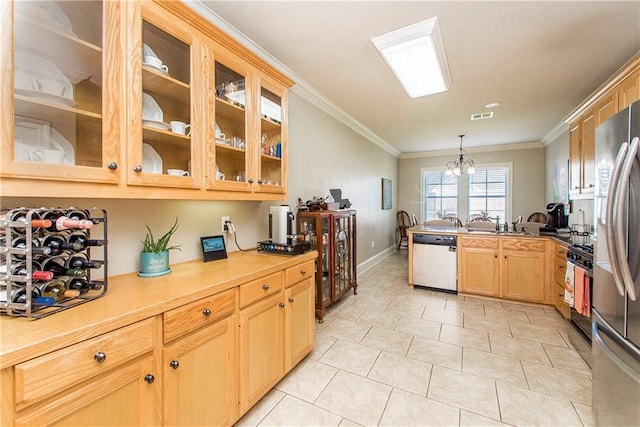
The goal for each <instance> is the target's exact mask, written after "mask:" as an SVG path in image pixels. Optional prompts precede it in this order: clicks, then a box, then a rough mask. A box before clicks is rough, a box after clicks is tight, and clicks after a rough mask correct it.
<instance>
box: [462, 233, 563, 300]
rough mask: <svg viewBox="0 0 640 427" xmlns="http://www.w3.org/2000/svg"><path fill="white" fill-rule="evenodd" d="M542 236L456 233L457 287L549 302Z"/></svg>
mask: <svg viewBox="0 0 640 427" xmlns="http://www.w3.org/2000/svg"><path fill="white" fill-rule="evenodd" d="M546 244H547V242H546V240H544V239H532V238H525V239H517V238H513V237H497V236H496V237H472V236H460V237H459V239H458V253H459V258H458V262H459V264H460V265H459V268H458V271H459V291H460V292H462V293H470V294H476V295H484V296H491V297H500V298H508V299H513V300H519V301H531V302H540V303H550V302H551V300H550V295H549V292H547V285H546V284H547V274H546V272H547V269H546V265H547V263H546V256H547V255H546Z"/></svg>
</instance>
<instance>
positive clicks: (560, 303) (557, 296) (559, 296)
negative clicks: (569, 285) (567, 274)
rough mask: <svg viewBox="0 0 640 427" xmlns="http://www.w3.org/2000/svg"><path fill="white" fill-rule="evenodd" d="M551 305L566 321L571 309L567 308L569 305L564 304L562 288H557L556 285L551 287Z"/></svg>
mask: <svg viewBox="0 0 640 427" xmlns="http://www.w3.org/2000/svg"><path fill="white" fill-rule="evenodd" d="M553 305H554V306H555V307H556V309H557V310H558V312H560V314H562V317H564V318H565V319H568V318H569V316H570V312H571V308H569V304H567V303H566V302H564V287H563V286H559V285H557V284H554V285H553Z"/></svg>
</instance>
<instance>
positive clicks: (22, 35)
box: [0, 0, 124, 193]
mask: <svg viewBox="0 0 640 427" xmlns="http://www.w3.org/2000/svg"><path fill="white" fill-rule="evenodd" d="M120 7H121V4H120V3H119V2H104V3H103V2H101V1H52V0H47V1H18V2H8V1H3V2H1V4H0V17H1V20H2V23H3V27H4V28H3V31H2V39H1V41H0V57H1V59H0V61H1V69H2V74H3V78H2V83H1V85H0V98H1V99H2V103H3V112H2V119H1V120H2V127H1V130H0V133H1V137H2V142H1V144H2V147H1V148H2V153H3V155H2V159H1V160H0V168H1V170H0V173H1V174H2V176H4V177H16V176H28V177H31V178H35V179H53V180H67V181H82V182H101V183H117V182H118V180H119V172H120V170H121V161H120V149H119V144H120V111H123V110H124V109H123V108H122V107H123V104H122V99H123V96H122V95H123V94H124V93H123V92H120V90H121V88H122V86H123V85H122V78H121V66H122V64H121V61H120V60H119V59H118V58H119V57H118V55H119V53H120V51H119V50H118V49H119V47H120V44H121V37H122V35H121V33H120V31H119V28H120V24H119V19H120V10H121V9H120ZM12 51H13V52H14V55H11V52H12ZM105 64H108V67H105ZM6 76H12V78H5V77H6ZM8 100H11V101H10V102H7V101H8ZM107 114H108V119H105V117H106V115H107ZM52 193H55V192H53V191H52Z"/></svg>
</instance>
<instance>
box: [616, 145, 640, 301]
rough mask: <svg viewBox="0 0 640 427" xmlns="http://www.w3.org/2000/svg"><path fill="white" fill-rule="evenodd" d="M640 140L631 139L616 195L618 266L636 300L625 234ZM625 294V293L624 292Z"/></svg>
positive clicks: (631, 296)
mask: <svg viewBox="0 0 640 427" xmlns="http://www.w3.org/2000/svg"><path fill="white" fill-rule="evenodd" d="M639 141H640V140H639V139H638V137H637V136H636V137H635V138H633V140H632V141H631V144H630V145H629V151H628V152H627V158H626V160H625V162H624V164H623V165H622V170H621V172H620V181H619V182H618V191H617V193H618V194H617V197H616V223H615V233H616V237H615V239H616V246H617V247H616V252H617V253H618V258H616V260H617V263H616V264H617V267H619V269H620V275H621V276H622V283H623V284H624V287H625V288H626V289H627V294H629V298H631V301H635V300H636V298H637V297H638V293H637V291H636V288H635V285H634V283H633V275H632V274H631V269H630V268H629V263H628V262H627V247H626V244H627V239H626V238H625V234H624V231H625V230H624V214H625V212H624V203H625V201H626V199H627V195H628V192H629V179H630V178H631V170H632V169H633V165H634V164H635V161H636V154H638V142H639ZM623 295H624V294H623Z"/></svg>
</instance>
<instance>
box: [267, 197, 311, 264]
mask: <svg viewBox="0 0 640 427" xmlns="http://www.w3.org/2000/svg"><path fill="white" fill-rule="evenodd" d="M294 219H295V218H294V216H293V211H292V209H291V206H289V205H280V206H270V207H269V240H265V241H262V242H258V251H259V252H269V253H277V254H284V255H297V254H301V253H304V252H307V251H309V250H310V249H311V244H310V243H309V242H305V241H304V240H298V239H297V238H296V236H295V234H294V223H293V221H294Z"/></svg>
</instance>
